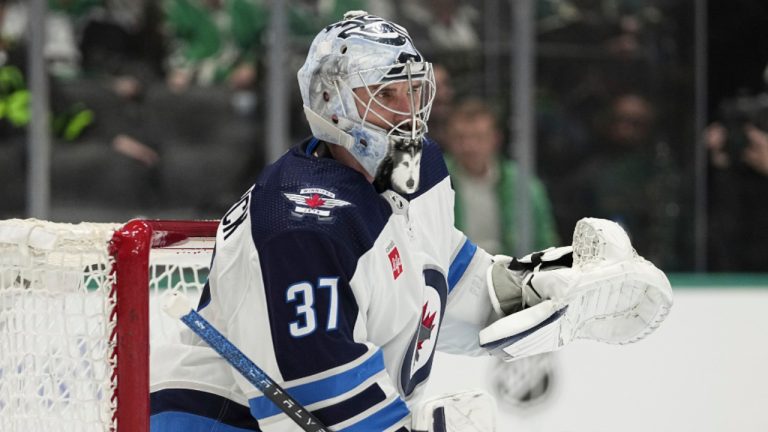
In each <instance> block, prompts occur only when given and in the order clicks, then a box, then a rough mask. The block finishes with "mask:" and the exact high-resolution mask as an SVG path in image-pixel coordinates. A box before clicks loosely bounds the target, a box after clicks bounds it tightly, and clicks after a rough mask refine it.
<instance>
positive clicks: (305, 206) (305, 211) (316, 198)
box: [283, 188, 352, 221]
mask: <svg viewBox="0 0 768 432" xmlns="http://www.w3.org/2000/svg"><path fill="white" fill-rule="evenodd" d="M283 195H284V196H285V197H286V198H288V199H289V200H291V201H292V202H293V203H294V204H296V207H295V208H294V209H293V215H294V216H297V217H299V218H301V217H304V216H305V215H315V216H317V218H318V219H319V220H323V221H331V220H333V217H332V216H331V209H333V208H336V207H346V206H350V205H352V203H350V202H348V201H343V200H340V199H337V198H336V195H335V194H334V193H333V192H329V191H327V190H325V189H320V188H304V189H301V190H300V191H299V193H297V194H296V193H287V192H285V193H283Z"/></svg>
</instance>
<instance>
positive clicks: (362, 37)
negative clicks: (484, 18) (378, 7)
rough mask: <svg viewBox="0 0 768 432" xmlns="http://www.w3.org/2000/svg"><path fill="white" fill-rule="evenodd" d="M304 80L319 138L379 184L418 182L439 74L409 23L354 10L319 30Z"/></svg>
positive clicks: (412, 187) (407, 189) (409, 186)
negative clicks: (340, 150)
mask: <svg viewBox="0 0 768 432" xmlns="http://www.w3.org/2000/svg"><path fill="white" fill-rule="evenodd" d="M298 80H299V87H300V89H301V98H302V101H303V103H304V113H305V115H306V117H307V120H308V121H309V125H310V128H311V129H312V134H313V135H314V136H315V137H316V138H318V139H320V140H323V141H326V142H329V143H333V144H338V145H341V146H343V147H344V148H346V149H347V150H348V151H349V152H350V153H351V154H352V156H353V157H354V158H355V159H356V160H357V161H358V162H359V163H360V164H361V165H362V167H363V168H364V169H365V171H366V172H367V173H368V174H369V175H370V176H371V177H373V178H374V179H375V183H376V186H377V187H378V188H380V189H388V188H391V189H394V190H395V191H397V192H400V193H413V192H415V191H416V190H417V189H418V186H419V166H420V161H421V150H422V145H423V139H424V134H425V133H426V132H427V119H428V118H429V113H430V109H431V107H432V101H433V100H434V96H435V84H434V82H435V80H434V75H433V73H432V65H431V64H430V63H428V62H425V61H424V59H423V57H422V55H421V53H419V51H418V50H416V48H415V47H414V46H413V41H412V40H411V37H410V36H409V35H408V31H407V30H405V29H404V28H403V27H401V26H399V25H397V24H395V23H393V22H391V21H387V20H385V19H383V18H380V17H377V16H373V15H369V14H367V13H366V12H364V11H352V12H347V13H346V14H345V15H344V19H343V20H342V21H339V22H337V23H335V24H331V25H329V26H328V27H326V28H325V29H323V30H322V31H321V32H320V33H319V34H318V35H317V36H316V37H315V39H314V41H313V42H312V45H311V46H310V48H309V53H308V54H307V59H306V62H305V63H304V65H303V66H302V68H301V69H300V70H299V73H298ZM358 89H362V90H358ZM395 92H397V93H395ZM391 94H396V95H397V94H405V95H407V97H399V98H394V97H390V96H389V95H391ZM388 98H390V99H388Z"/></svg>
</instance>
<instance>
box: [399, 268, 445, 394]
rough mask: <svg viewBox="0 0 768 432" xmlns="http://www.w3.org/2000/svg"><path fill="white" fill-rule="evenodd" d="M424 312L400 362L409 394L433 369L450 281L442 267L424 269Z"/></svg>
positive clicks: (402, 380)
mask: <svg viewBox="0 0 768 432" xmlns="http://www.w3.org/2000/svg"><path fill="white" fill-rule="evenodd" d="M423 295H424V297H423V299H422V302H423V303H422V306H421V314H420V315H418V316H419V319H418V321H417V322H415V323H414V324H416V328H415V329H414V332H413V337H412V338H411V342H410V345H409V347H408V350H407V351H406V353H405V358H403V363H402V364H401V365H400V379H399V382H398V384H399V386H400V390H401V392H402V394H404V395H405V396H406V398H407V397H408V396H410V395H411V394H412V393H413V391H414V390H415V389H416V387H418V386H419V385H421V384H423V383H425V382H426V380H427V378H428V377H429V374H430V371H431V369H432V359H433V358H434V354H435V347H436V345H437V338H438V335H439V333H440V322H441V321H442V319H443V314H444V313H445V303H446V301H447V298H448V283H447V281H446V279H445V275H443V274H442V273H441V272H440V271H439V270H436V269H432V268H425V269H424V290H423Z"/></svg>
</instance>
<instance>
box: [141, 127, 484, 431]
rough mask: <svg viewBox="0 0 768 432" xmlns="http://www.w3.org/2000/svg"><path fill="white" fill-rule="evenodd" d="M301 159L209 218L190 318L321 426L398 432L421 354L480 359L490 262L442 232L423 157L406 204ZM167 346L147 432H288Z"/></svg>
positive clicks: (194, 351) (436, 160) (204, 357)
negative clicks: (197, 318)
mask: <svg viewBox="0 0 768 432" xmlns="http://www.w3.org/2000/svg"><path fill="white" fill-rule="evenodd" d="M306 146H307V143H304V144H303V145H300V146H298V147H296V148H294V149H293V150H291V151H289V152H288V153H286V154H285V155H284V156H283V157H282V158H281V159H280V160H278V161H277V162H276V163H275V164H273V165H271V166H270V167H268V168H267V169H266V170H265V171H264V172H263V173H262V175H261V177H260V179H259V180H258V181H257V183H256V184H255V185H254V186H253V187H252V188H251V189H250V190H248V192H247V193H246V194H245V195H243V197H242V199H241V200H240V201H239V202H238V203H236V204H235V205H234V206H233V207H232V208H231V210H230V211H229V212H228V213H227V214H226V215H225V216H224V218H222V220H221V224H220V226H219V230H218V234H217V238H216V252H215V257H214V259H213V264H212V267H211V273H210V276H209V281H208V285H207V286H206V289H205V290H204V293H203V295H202V298H201V300H200V305H199V310H200V312H201V314H202V315H203V316H204V317H205V318H207V319H208V320H210V321H211V322H212V323H213V324H214V325H215V326H217V327H218V328H219V329H220V330H221V331H222V333H224V334H225V335H226V336H227V337H228V338H229V339H230V340H231V341H232V342H233V343H234V344H236V345H237V346H238V347H239V348H240V349H241V350H242V351H243V352H244V353H245V354H246V355H247V356H248V357H250V358H251V359H252V360H253V361H254V362H255V363H256V364H257V365H259V367H260V368H262V369H263V370H264V371H265V372H266V373H267V374H268V375H269V376H271V377H272V379H273V380H274V381H275V382H277V383H278V384H279V385H280V386H282V387H283V388H284V389H286V390H287V392H288V393H290V394H291V395H292V396H293V397H294V398H295V399H297V400H298V401H299V402H300V403H302V404H303V405H304V406H305V407H306V408H308V409H309V410H311V411H312V412H313V413H314V414H315V416H317V417H318V418H319V419H320V420H321V421H322V422H323V423H324V424H325V425H326V426H328V427H330V428H332V429H333V430H335V431H344V432H353V431H354V432H357V431H407V430H409V429H410V410H409V407H410V406H412V404H413V403H414V402H415V401H416V400H418V399H419V396H420V394H421V393H422V392H423V389H424V384H425V383H426V382H427V378H428V377H429V374H430V369H431V367H432V359H433V356H434V350H435V348H439V349H441V350H445V351H448V352H452V353H466V354H470V355H477V354H482V353H484V351H483V350H482V349H481V348H480V347H479V345H478V332H479V330H480V329H481V328H482V327H483V326H485V324H486V323H487V321H488V318H489V316H490V314H491V305H490V301H489V299H488V293H487V290H486V287H485V282H484V280H485V269H486V268H487V266H488V265H489V264H490V256H489V255H488V254H487V253H485V252H484V251H482V250H480V249H478V248H477V247H475V246H474V245H473V244H472V243H471V242H470V241H468V240H467V239H466V237H465V236H464V235H463V234H462V233H461V232H460V231H458V230H456V229H455V228H454V226H453V200H454V197H453V195H454V194H453V190H452V189H451V184H450V179H449V177H448V171H447V169H446V167H445V164H444V162H443V159H442V154H441V152H440V150H439V148H438V147H437V146H436V145H435V144H434V143H430V142H427V143H426V144H425V146H424V150H423V157H422V163H421V186H420V188H419V191H418V192H417V193H415V194H413V195H410V196H400V195H397V194H395V193H393V192H391V191H387V192H385V193H383V194H379V193H378V192H377V191H376V189H375V188H374V187H373V185H371V184H370V183H369V182H368V181H367V180H366V179H365V177H364V176H363V175H362V174H360V173H359V172H357V171H355V170H353V169H351V168H349V167H347V166H345V165H343V164H341V163H339V162H337V161H336V160H334V159H331V158H318V157H315V156H312V155H309V154H307V153H308V152H307V150H306ZM438 337H439V341H440V343H438ZM182 340H183V342H182V343H181V344H178V345H167V346H162V347H153V351H152V368H151V390H152V395H151V400H152V431H153V432H166V431H177V430H178V431H181V430H183V431H184V432H196V431H210V430H216V431H226V432H230V431H232V432H234V431H258V430H263V431H293V430H296V428H297V427H296V425H294V424H293V423H292V422H291V421H290V420H289V419H288V418H287V416H285V415H284V414H282V412H281V411H280V410H279V409H278V408H277V407H276V406H274V405H273V404H272V403H271V402H270V401H269V400H268V399H267V398H266V397H264V396H263V395H262V394H261V392H260V391H259V390H257V389H256V388H255V387H253V386H252V385H251V384H250V383H248V381H247V380H245V379H244V378H243V377H241V376H240V375H239V374H238V373H237V372H236V371H235V370H234V369H233V368H232V367H231V366H229V365H228V364H227V363H226V362H225V361H224V360H223V359H221V358H219V356H218V355H217V354H216V353H215V352H214V351H213V350H212V349H210V348H208V347H207V346H206V345H205V343H204V342H202V341H200V340H199V339H197V337H196V336H195V335H193V334H192V333H191V332H190V333H188V334H185V335H184V336H183V338H182ZM214 425H215V429H212V428H213V427H214Z"/></svg>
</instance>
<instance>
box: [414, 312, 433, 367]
mask: <svg viewBox="0 0 768 432" xmlns="http://www.w3.org/2000/svg"><path fill="white" fill-rule="evenodd" d="M428 305H429V303H428V302H427V303H424V306H422V307H421V325H419V331H418V333H417V334H416V355H415V356H414V359H413V361H414V363H416V362H418V361H419V354H420V353H421V349H422V348H423V346H424V341H428V340H430V339H432V330H433V329H434V328H435V316H436V315H437V312H432V313H429V311H428V309H427V306H428ZM430 354H431V352H430Z"/></svg>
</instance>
